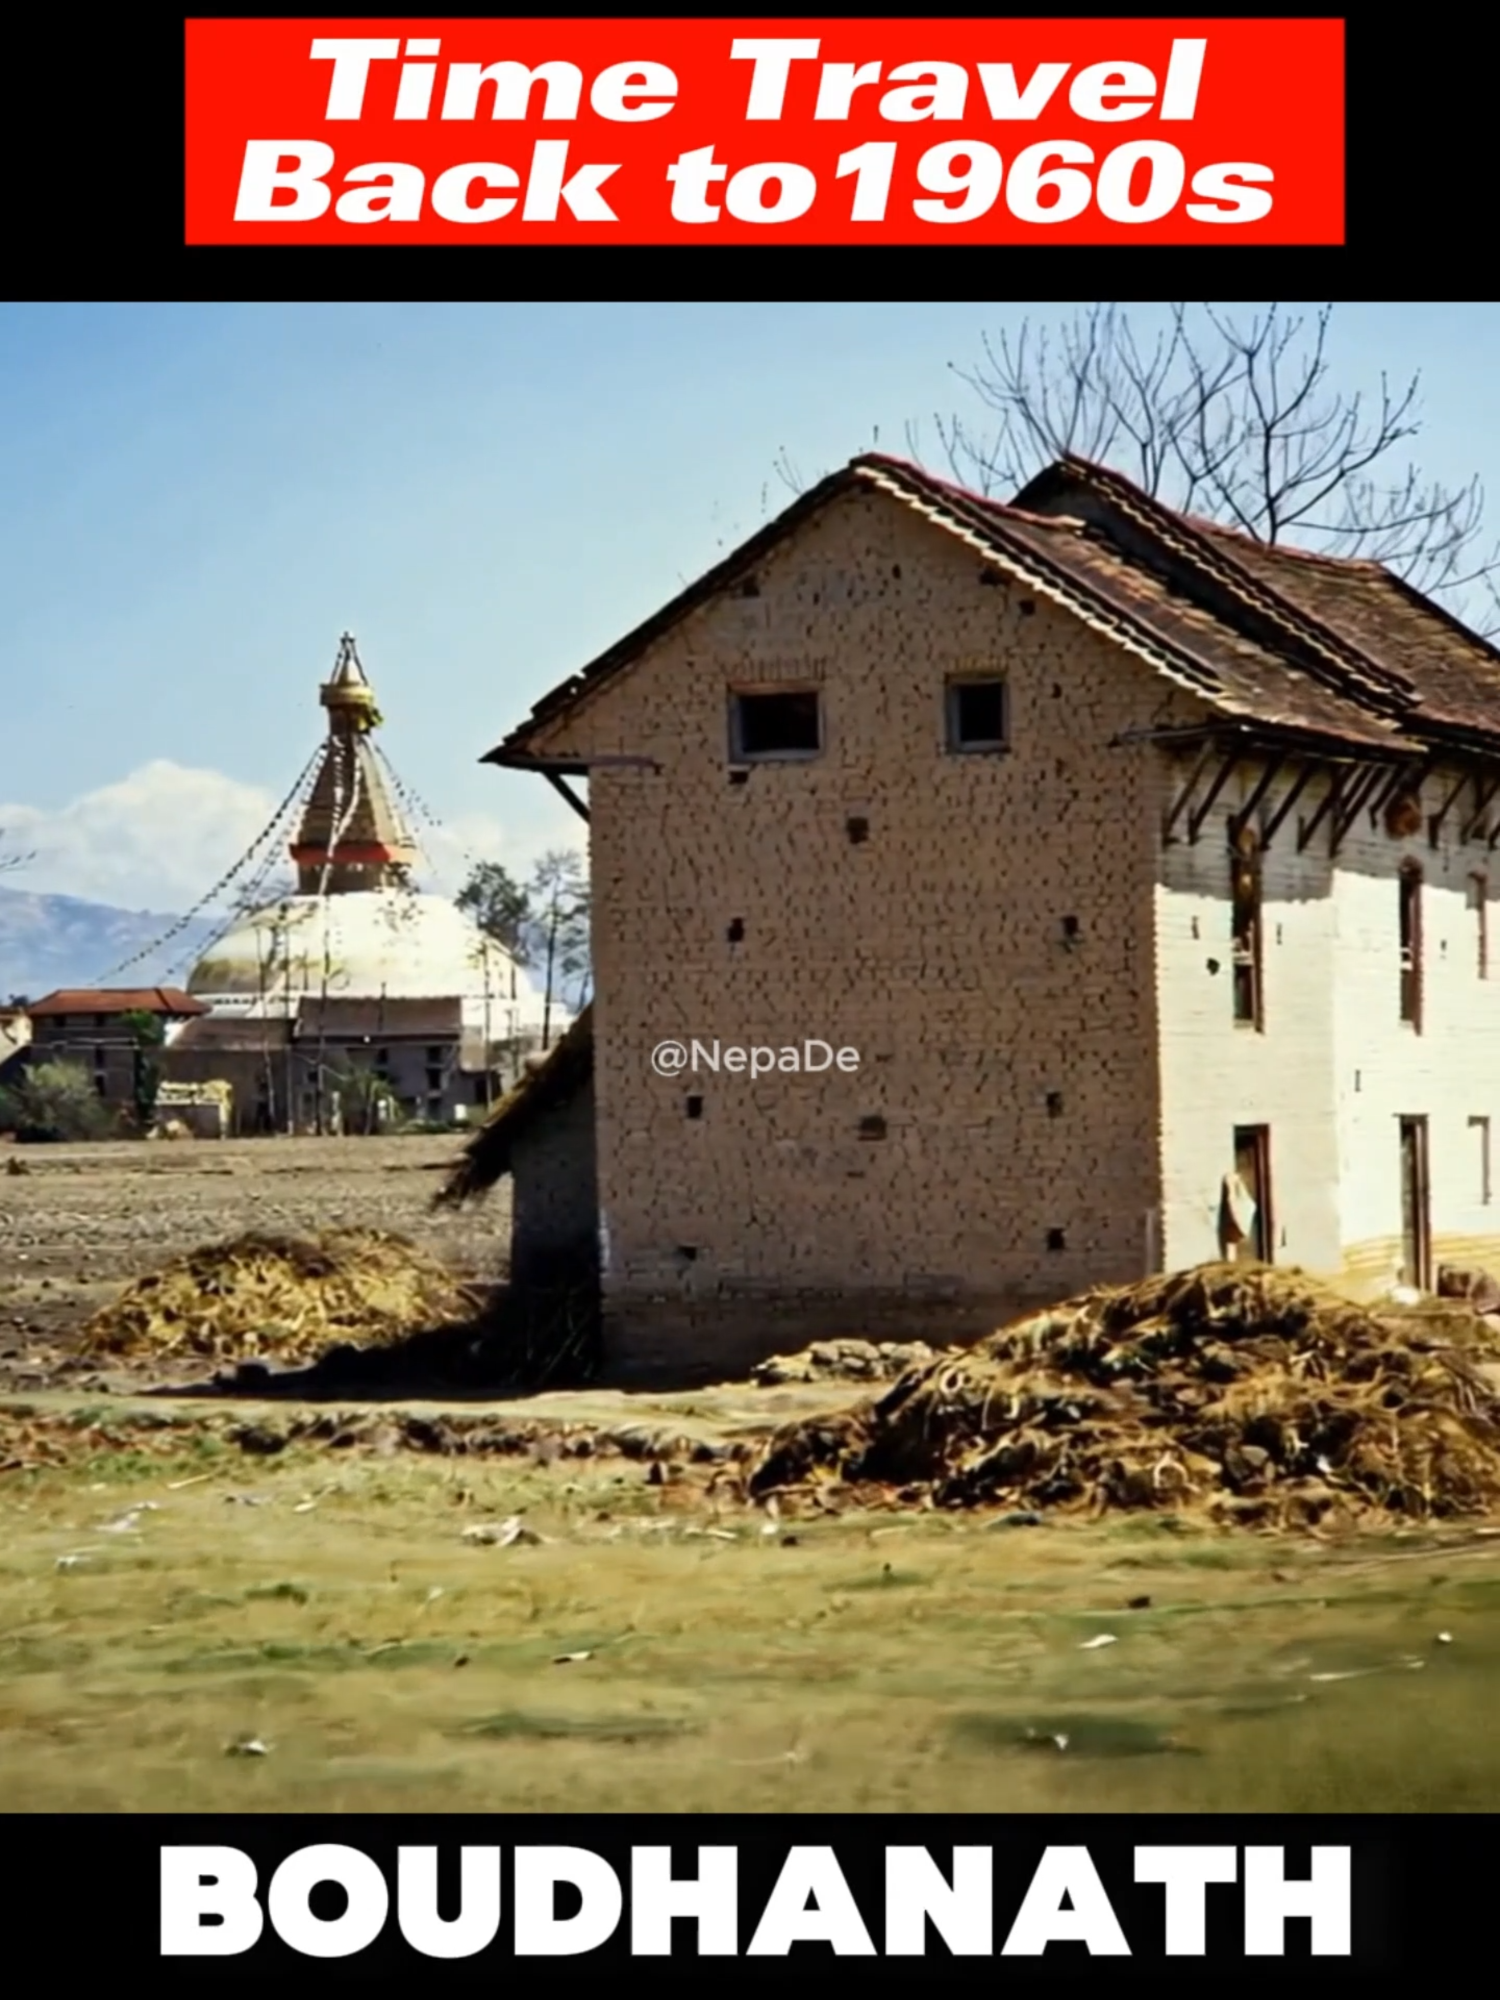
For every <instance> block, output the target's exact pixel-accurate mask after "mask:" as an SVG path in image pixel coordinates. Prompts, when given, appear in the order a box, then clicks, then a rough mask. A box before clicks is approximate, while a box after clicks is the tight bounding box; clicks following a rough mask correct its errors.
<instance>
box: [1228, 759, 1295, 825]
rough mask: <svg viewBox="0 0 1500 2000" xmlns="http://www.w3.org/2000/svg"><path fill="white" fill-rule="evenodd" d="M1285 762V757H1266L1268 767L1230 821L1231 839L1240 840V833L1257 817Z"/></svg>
mask: <svg viewBox="0 0 1500 2000" xmlns="http://www.w3.org/2000/svg"><path fill="white" fill-rule="evenodd" d="M1285 762H1286V759H1285V758H1284V757H1268V758H1267V759H1266V767H1265V769H1264V770H1263V771H1262V772H1261V774H1260V782H1259V784H1257V786H1256V787H1255V790H1254V791H1253V792H1252V793H1251V794H1250V796H1249V798H1248V799H1247V800H1246V801H1245V803H1244V805H1243V806H1241V808H1240V810H1239V811H1238V812H1237V813H1235V814H1234V816H1233V818H1232V819H1231V820H1230V822H1229V836H1230V839H1231V840H1238V838H1239V836H1240V834H1241V833H1242V832H1243V831H1244V829H1245V828H1246V827H1247V826H1248V825H1249V824H1250V822H1251V820H1252V819H1253V818H1254V817H1255V814H1256V811H1257V809H1258V808H1259V806H1260V803H1261V801H1262V799H1264V797H1265V796H1266V793H1267V792H1268V791H1270V789H1271V787H1272V785H1274V784H1275V782H1276V779H1277V776H1278V774H1279V773H1280V771H1281V767H1282V765H1283V764H1284V763H1285Z"/></svg>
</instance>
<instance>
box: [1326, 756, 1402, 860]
mask: <svg viewBox="0 0 1500 2000" xmlns="http://www.w3.org/2000/svg"><path fill="white" fill-rule="evenodd" d="M1389 778H1390V771H1389V770H1388V769H1387V767H1386V766H1385V765H1384V764H1377V765H1376V766H1375V769H1374V770H1373V771H1371V772H1370V774H1369V776H1368V777H1367V778H1365V779H1364V781H1363V782H1362V783H1360V784H1356V785H1355V787H1354V789H1353V791H1352V793H1351V794H1350V796H1349V799H1348V802H1347V804H1346V805H1344V806H1343V807H1342V808H1341V809H1340V810H1339V811H1337V812H1335V813H1334V816H1333V821H1332V830H1331V834H1330V838H1329V842H1328V852H1329V853H1330V854H1337V853H1338V851H1339V849H1340V848H1341V847H1342V846H1343V844H1344V836H1345V835H1346V834H1347V833H1348V831H1349V829H1350V827H1351V826H1353V824H1354V822H1355V821H1356V820H1357V819H1358V818H1359V815H1360V812H1361V810H1362V809H1363V808H1364V807H1365V806H1367V805H1368V804H1369V803H1370V801H1371V800H1372V799H1373V798H1374V797H1375V794H1376V793H1377V792H1378V791H1379V790H1380V789H1381V787H1382V786H1383V785H1384V784H1386V783H1387V781H1388V780H1389Z"/></svg>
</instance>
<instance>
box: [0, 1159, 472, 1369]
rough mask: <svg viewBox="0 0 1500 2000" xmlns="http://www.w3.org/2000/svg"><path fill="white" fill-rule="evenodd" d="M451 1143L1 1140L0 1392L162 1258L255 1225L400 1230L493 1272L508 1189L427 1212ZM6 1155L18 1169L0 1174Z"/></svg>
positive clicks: (468, 1269)
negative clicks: (471, 1204)
mask: <svg viewBox="0 0 1500 2000" xmlns="http://www.w3.org/2000/svg"><path fill="white" fill-rule="evenodd" d="M458 1143H459V1142H458V1141H457V1140H456V1139H446V1138H441V1137H437V1138H429V1137H421V1138H405V1139H343V1140H340V1139H243V1140H234V1139H230V1140H225V1141H222V1142H220V1143H218V1144H210V1143H207V1142H196V1143H193V1142H180V1143H177V1144H172V1143H158V1144H154V1145H149V1144H148V1145H140V1144H135V1145H131V1144H115V1145H108V1146H92V1147H90V1146H19V1147H18V1146H9V1145H0V1386H3V1385H4V1384H6V1383H10V1384H15V1385H19V1386H22V1387H29V1386H34V1385H36V1384H37V1383H38V1382H39V1381H40V1379H41V1374H42V1372H44V1371H45V1370H46V1369H47V1368H48V1366H49V1365H50V1364H51V1362H52V1361H53V1360H54V1359H55V1358H56V1357H57V1356H59V1355H60V1354H62V1353H65V1352H66V1351H67V1336H68V1334H69V1332H70V1331H71V1330H72V1329H73V1328H75V1327H77V1326H78V1325H79V1324H80V1323H81V1322H82V1321H83V1320H84V1319H85V1318H86V1317H87V1315H88V1314H89V1313H90V1312H92V1311H93V1310H94V1309H95V1308H96V1307H97V1306H100V1305H102V1304H103V1303H104V1302H105V1301H106V1300H107V1299H109V1298H111V1297H112V1296H113V1295H114V1294H115V1293H116V1292H118V1291H119V1289H120V1288H121V1286H123V1285H125V1284H126V1283H128V1282H129V1281H130V1280H131V1279H132V1278H138V1277H140V1276H142V1275H143V1274H144V1273H145V1272H147V1271H149V1270H151V1269H153V1268H154V1267H155V1266H156V1265H158V1264H160V1263H162V1262H164V1261H165V1259H167V1258H168V1257H171V1256H175V1255H177V1254H178V1253H179V1252H181V1251H184V1250H191V1249H193V1248H194V1247H195V1246H197V1245H198V1244H200V1243H213V1242H218V1241H221V1240H223V1239H225V1238H228V1237H233V1236H238V1235H239V1234H241V1233H242V1232H243V1231H246V1230H251V1229H257V1230H267V1231H272V1232H285V1233H288V1234H291V1235H299V1236H300V1235H308V1234H312V1233H314V1232H316V1231H318V1230H320V1229H328V1228H340V1227H351V1228H373V1229H391V1230H396V1231H399V1232H401V1233H402V1234H404V1235H408V1236H411V1237H412V1238H414V1239H415V1240H416V1241H417V1242H419V1243H421V1244H422V1245H423V1246H424V1247H425V1248H427V1249H428V1250H430V1251H432V1252H433V1253H434V1254H435V1255H437V1256H440V1257H442V1258H443V1259H444V1261H445V1262H447V1263H450V1264H452V1266H453V1267H454V1269H455V1270H456V1271H458V1272H459V1273H461V1274H462V1275H463V1276H465V1277H475V1278H481V1279H489V1278H495V1277H500V1276H503V1275H504V1254H505V1246H506V1243H507V1241H508V1228H509V1224H508V1210H507V1192H506V1190H505V1189H504V1188H497V1189H496V1190H495V1192H494V1194H493V1196H491V1198H490V1199H489V1200H488V1201H487V1202H485V1203H483V1204H481V1205H480V1206H479V1207H478V1208H477V1209H474V1210H471V1211H469V1212H467V1213H459V1214H458V1215H454V1214H452V1213H450V1212H447V1211H444V1212H443V1213H441V1214H440V1215H437V1216H434V1215H432V1214H431V1213H430V1212H429V1208H428V1204H429V1203H430V1202H431V1199H432V1196H433V1193H434V1192H435V1190H436V1189H437V1187H438V1185H439V1182H440V1180H441V1176H442V1171H443V1169H444V1168H445V1167H446V1166H447V1165H449V1164H450V1163H451V1161H452V1160H453V1158H454V1155H455V1151H456V1149H457V1146H458ZM10 1161H15V1162H16V1163H17V1165H19V1166H21V1167H23V1168H24V1169H25V1171H24V1172H22V1173H17V1174H10V1173H8V1172H6V1170H5V1168H6V1163H8V1162H10Z"/></svg>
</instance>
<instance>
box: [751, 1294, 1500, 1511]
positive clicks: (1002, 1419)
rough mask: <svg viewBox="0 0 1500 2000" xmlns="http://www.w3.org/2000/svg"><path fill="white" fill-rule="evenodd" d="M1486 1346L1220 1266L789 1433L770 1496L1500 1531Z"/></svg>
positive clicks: (1020, 1333)
mask: <svg viewBox="0 0 1500 2000" xmlns="http://www.w3.org/2000/svg"><path fill="white" fill-rule="evenodd" d="M1470 1328H1471V1330H1472V1337H1470V1338H1466V1339H1465V1341H1464V1342H1463V1344H1462V1345H1461V1346H1460V1345H1454V1344H1452V1334H1451V1332H1450V1333H1448V1334H1447V1335H1446V1336H1440V1335H1439V1334H1438V1333H1437V1330H1436V1329H1434V1330H1433V1331H1432V1332H1426V1331H1424V1329H1423V1326H1422V1322H1421V1320H1420V1319H1419V1318H1417V1317H1415V1316H1413V1317H1412V1318H1411V1319H1410V1320H1409V1322H1408V1323H1407V1324H1405V1325H1402V1324H1400V1323H1398V1322H1397V1321H1396V1320H1395V1319H1384V1318H1377V1317H1375V1316H1373V1315H1372V1314H1370V1313H1368V1312H1366V1311H1363V1310H1361V1309H1360V1308H1358V1307H1355V1306H1352V1305H1350V1304H1348V1303H1347V1302H1346V1301H1345V1300H1343V1299H1341V1298H1339V1297H1338V1296H1337V1295H1335V1294H1334V1293H1332V1292H1330V1291H1327V1290H1325V1289H1324V1288H1323V1287H1322V1286H1320V1285H1318V1284H1317V1283H1315V1282H1314V1281H1313V1280H1311V1279H1309V1278H1307V1277H1306V1276H1304V1275H1303V1274H1302V1273H1301V1272H1297V1271H1290V1272H1288V1271H1280V1270H1273V1269H1268V1268H1265V1267H1249V1268H1247V1267H1245V1266H1243V1265H1236V1264H1220V1265H1205V1266H1202V1267H1200V1268H1198V1269H1196V1270H1191V1271H1186V1272H1178V1273H1174V1274H1172V1275H1170V1276H1165V1277H1155V1278H1151V1279H1148V1280H1146V1281H1145V1282H1144V1283H1141V1284H1136V1285H1126V1286H1120V1287H1111V1288H1108V1289H1100V1290H1097V1291H1093V1292H1090V1293H1087V1294H1085V1295H1084V1296H1083V1297H1081V1298H1078V1299H1074V1300H1072V1301H1070V1302H1069V1303H1067V1304H1066V1305H1063V1306H1059V1307H1057V1308H1055V1309H1054V1310H1051V1311H1048V1312H1044V1313H1039V1314H1037V1315H1035V1316H1033V1317H1031V1318H1028V1319H1025V1320H1021V1321H1019V1322H1017V1323H1015V1324H1013V1325H1010V1326H1007V1327H1003V1328H1001V1329H1000V1331H999V1332H997V1333H994V1334H991V1335H990V1336H989V1337H988V1338H987V1339H985V1340H983V1341H982V1342H980V1343H979V1345H978V1346H976V1347H974V1348H973V1349H971V1350H969V1351H967V1352H965V1353H962V1354H957V1355H955V1354H948V1355H943V1356H939V1357H938V1358H937V1359H936V1360H934V1361H933V1362H932V1363H931V1364H930V1365H929V1366H927V1367H925V1368H921V1369H917V1370H914V1371H912V1372H910V1373H908V1374H907V1375H906V1376H904V1377H903V1378H902V1379H901V1380H900V1381H899V1382H898V1383H896V1385H895V1386H894V1388H892V1389H891V1390H890V1391H889V1392H888V1393H886V1394H885V1395H883V1396H881V1397H878V1398H874V1399H871V1400H869V1401H866V1402H864V1403H862V1404H860V1405H859V1406H858V1407H857V1408H855V1409H852V1410H850V1411H849V1412H848V1413H847V1414H845V1415H842V1416H837V1417H833V1418H827V1417H823V1418H815V1419H810V1420H806V1421H802V1422H798V1423H793V1424H789V1425H787V1426H785V1427H784V1428H783V1429H782V1430H780V1431H778V1432H777V1433H776V1434H775V1435H774V1436H773V1437H772V1438H771V1439H770V1441H769V1442H768V1444H767V1445H766V1447H765V1448H764V1450H763V1452H762V1453H761V1456H760V1459H759V1461H758V1463H756V1464H755V1465H754V1466H753V1467H752V1468H751V1469H750V1473H749V1482H748V1483H749V1489H750V1492H751V1493H752V1494H754V1495H763V1494H769V1493H773V1492H790V1491H795V1490H797V1489H799V1488H801V1489H804V1490H806V1489H808V1488H812V1489H816V1490H819V1491H820V1492H821V1493H822V1494H823V1495H824V1496H825V1498H828V1497H831V1495H830V1491H829V1489H830V1488H837V1487H840V1486H842V1487H844V1488H846V1489H850V1488H852V1489H855V1490H856V1491H857V1489H859V1488H860V1487H869V1486H877V1487H884V1488H886V1489H890V1488H895V1489H897V1490H898V1492H899V1493H900V1495H901V1497H903V1498H904V1499H908V1500H911V1501H919V1500H920V1501H929V1502H931V1503H933V1504H936V1505H938V1506H944V1507H952V1506H973V1505H980V1504H984V1505H990V1504H994V1505H1001V1506H1007V1507H1012V1508H1015V1507H1021V1508H1029V1509H1058V1510H1063V1511H1094V1512H1098V1511H1103V1510H1106V1509H1111V1508H1152V1507H1156V1508H1164V1509H1171V1510H1173V1511H1189V1510H1194V1511H1202V1512H1206V1513H1207V1514H1208V1515H1209V1516H1210V1517H1213V1518H1218V1519H1221V1520H1231V1521H1235V1520H1237V1521H1243V1522H1250V1523H1255V1524H1261V1525H1267V1526H1273V1525H1303V1526H1307V1525H1312V1524H1314V1523H1317V1522H1320V1521H1323V1520H1324V1519H1325V1517H1339V1516H1351V1517H1358V1516H1360V1515H1369V1514H1371V1513H1372V1512H1373V1513H1377V1514H1385V1515H1396V1516H1404V1517H1406V1518H1419V1519H1426V1518H1442V1517H1449V1516H1461V1515H1480V1514H1489V1513H1492V1512H1500V1398H1497V1394H1496V1390H1495V1388H1494V1386H1493V1385H1492V1382H1491V1381H1490V1380H1489V1379H1487V1376H1486V1368H1485V1364H1486V1363H1489V1364H1493V1363H1494V1361H1495V1360H1496V1358H1497V1357H1500V1336H1497V1335H1496V1334H1495V1333H1494V1332H1493V1330H1492V1329H1490V1328H1489V1327H1487V1326H1486V1325H1485V1323H1484V1322H1483V1321H1480V1320H1478V1319H1474V1320H1472V1321H1471V1322H1470ZM872 1497H873V1496H872Z"/></svg>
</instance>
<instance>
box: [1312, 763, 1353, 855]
mask: <svg viewBox="0 0 1500 2000" xmlns="http://www.w3.org/2000/svg"><path fill="white" fill-rule="evenodd" d="M1356 775H1357V773H1356V772H1355V770H1354V769H1353V767H1352V766H1350V765H1347V764H1346V765H1344V766H1343V767H1342V769H1336V770H1335V771H1334V773H1333V777H1332V780H1331V782H1330V783H1329V786H1328V790H1327V792H1326V793H1325V794H1324V798H1323V803H1322V804H1321V805H1320V806H1319V807H1318V809H1317V811H1316V812H1315V813H1314V814H1313V816H1312V818H1311V819H1308V820H1303V821H1302V822H1301V824H1300V825H1299V826H1298V828H1297V852H1298V853H1299V854H1302V853H1304V852H1305V851H1306V849H1307V847H1308V846H1309V844H1310V843H1311V841H1312V837H1313V835H1314V834H1315V833H1316V832H1317V830H1318V828H1319V827H1320V826H1321V825H1322V824H1323V821H1324V820H1325V819H1326V818H1327V816H1328V815H1329V813H1331V812H1333V811H1335V810H1336V809H1337V807H1338V805H1339V802H1340V800H1341V799H1342V798H1343V796H1344V794H1345V792H1346V791H1347V790H1348V788H1349V784H1350V781H1351V779H1353V778H1354V777H1355V776H1356Z"/></svg>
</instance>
